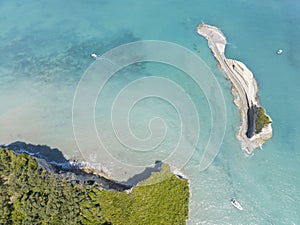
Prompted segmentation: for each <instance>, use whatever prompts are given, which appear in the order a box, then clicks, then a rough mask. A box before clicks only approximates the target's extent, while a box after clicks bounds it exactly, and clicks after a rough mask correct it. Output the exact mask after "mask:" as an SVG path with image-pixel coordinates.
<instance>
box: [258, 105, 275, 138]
mask: <svg viewBox="0 0 300 225" xmlns="http://www.w3.org/2000/svg"><path fill="white" fill-rule="evenodd" d="M271 122H272V121H271V120H270V118H269V117H268V116H267V115H266V113H265V110H264V109H263V108H262V107H259V108H258V113H257V118H256V121H255V127H256V131H255V132H256V133H257V134H258V133H259V132H261V130H262V129H263V127H264V126H265V125H268V124H269V123H271Z"/></svg>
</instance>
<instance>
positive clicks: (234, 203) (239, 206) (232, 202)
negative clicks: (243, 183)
mask: <svg viewBox="0 0 300 225" xmlns="http://www.w3.org/2000/svg"><path fill="white" fill-rule="evenodd" d="M230 202H231V204H232V205H233V206H234V207H235V208H237V209H238V210H244V209H243V207H242V206H241V204H240V203H239V202H238V201H237V200H236V199H234V198H233V199H231V200H230Z"/></svg>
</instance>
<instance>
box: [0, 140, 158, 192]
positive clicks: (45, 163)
mask: <svg viewBox="0 0 300 225" xmlns="http://www.w3.org/2000/svg"><path fill="white" fill-rule="evenodd" d="M0 147H2V148H7V149H10V150H12V151H13V152H15V153H16V154H22V153H25V154H28V155H30V156H32V157H34V158H35V159H36V161H37V162H38V164H39V165H40V166H41V167H43V168H44V169H45V170H47V171H48V172H54V173H56V174H60V175H63V176H64V177H65V178H66V179H67V180H69V181H70V182H71V183H76V184H86V185H93V186H96V187H100V188H103V189H113V190H117V191H125V190H128V189H130V188H132V187H134V186H136V185H138V183H140V182H141V181H143V180H145V179H147V178H149V177H150V176H151V174H152V173H153V172H159V171H161V168H162V164H163V163H162V162H161V161H156V162H155V165H154V167H146V168H145V170H144V171H142V172H141V173H139V174H136V175H134V176H133V177H131V178H129V179H128V180H127V181H125V182H119V181H115V180H111V179H108V178H107V177H106V176H103V175H99V174H97V172H99V171H96V170H93V169H92V168H88V166H86V164H85V163H84V162H76V161H72V160H68V159H66V158H65V156H64V155H63V154H62V152H61V151H60V150H59V149H56V148H54V149H52V148H50V147H49V146H47V145H33V144H27V143H25V142H20V141H17V142H14V143H11V144H8V145H5V146H0ZM85 169H87V170H85ZM87 171H88V172H87ZM100 173H101V171H100Z"/></svg>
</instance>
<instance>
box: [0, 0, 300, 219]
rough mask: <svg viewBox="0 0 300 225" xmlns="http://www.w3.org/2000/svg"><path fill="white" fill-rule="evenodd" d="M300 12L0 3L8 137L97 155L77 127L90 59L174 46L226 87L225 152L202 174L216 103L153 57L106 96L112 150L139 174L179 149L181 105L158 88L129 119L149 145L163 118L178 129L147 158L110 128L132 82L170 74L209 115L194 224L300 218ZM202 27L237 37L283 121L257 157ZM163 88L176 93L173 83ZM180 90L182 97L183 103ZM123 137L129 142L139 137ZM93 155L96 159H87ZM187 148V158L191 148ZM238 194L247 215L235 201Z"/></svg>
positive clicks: (104, 129) (238, 2)
mask: <svg viewBox="0 0 300 225" xmlns="http://www.w3.org/2000/svg"><path fill="white" fill-rule="evenodd" d="M299 12H300V2H299V1H298V0H285V1H275V0H266V1H246V0H227V1H220V0H210V1H207V0H201V1H200V0H189V1H186V0H164V1H161V0H153V1H146V0H139V1H137V0H127V1H116V0H113V1H112V0H111V1H108V0H86V1H79V0H73V1H58V0H52V1H34V0H28V1H19V0H11V1H1V0H0V30H1V32H0V125H1V126H0V144H6V143H11V142H13V141H16V140H20V141H25V142H29V143H35V144H47V145H49V146H51V147H57V148H59V149H61V150H62V151H63V152H64V154H65V155H66V156H67V157H70V158H75V159H79V160H87V161H89V160H90V161H93V159H92V156H93V153H95V152H97V147H96V146H92V145H91V146H88V145H87V148H86V149H85V150H84V151H82V149H78V147H77V145H76V141H75V138H74V134H73V127H72V104H73V98H74V95H75V90H76V87H77V85H78V82H79V81H80V79H81V77H82V75H83V74H84V72H85V71H86V70H87V69H88V68H89V66H90V65H91V64H92V63H93V62H94V61H95V60H94V59H93V58H91V57H90V54H91V53H94V52H95V53H97V54H99V55H101V54H103V53H105V52H106V51H108V50H110V49H112V48H114V47H117V46H119V45H121V44H125V43H128V42H132V41H140V40H162V41H168V42H173V43H176V44H178V45H181V46H183V47H185V48H187V49H189V50H191V51H192V52H194V53H195V54H196V55H198V56H199V57H201V58H202V60H203V61H204V62H205V63H206V64H207V65H208V67H209V68H210V70H211V71H212V73H213V74H214V75H215V77H216V79H217V81H218V83H219V85H220V88H221V90H222V93H223V96H224V99H225V104H226V111H225V112H224V115H225V118H226V131H225V137H224V140H223V142H222V145H221V147H220V149H218V150H219V154H218V155H217V157H216V159H215V160H214V162H213V163H212V164H211V165H210V167H209V168H208V169H207V170H205V171H200V169H199V161H200V158H201V155H203V152H204V149H205V145H206V142H207V140H208V138H209V134H210V131H211V121H212V115H211V112H210V104H214V102H209V101H208V99H207V96H206V94H205V93H204V92H203V91H202V90H201V88H199V86H198V85H197V84H195V82H193V80H191V79H190V78H189V76H188V75H186V74H185V73H183V72H182V71H180V70H178V69H174V68H172V67H171V66H168V65H161V64H159V63H151V62H147V63H138V64H135V65H132V66H129V67H128V68H125V69H124V70H122V71H120V72H118V73H116V74H115V75H114V76H112V77H110V79H109V80H108V81H107V82H106V85H105V87H104V89H103V92H101V93H100V94H99V98H98V99H97V101H96V102H95V107H94V108H95V125H96V127H97V131H98V136H99V135H100V136H102V137H101V138H102V140H103V143H104V144H105V145H106V147H107V149H109V151H111V154H112V156H113V157H114V159H116V160H117V161H121V162H123V163H125V164H131V165H134V166H139V169H143V167H142V165H145V166H148V165H150V164H151V163H154V160H164V159H165V158H166V157H167V156H169V155H172V147H173V148H174V147H175V146H176V143H177V141H178V139H179V136H180V135H182V134H181V133H180V132H181V126H182V124H181V123H178V121H180V119H181V117H180V115H178V114H177V111H176V107H174V105H172V104H166V101H165V99H161V98H158V99H157V98H155V96H152V95H149V96H148V98H146V99H143V101H139V102H136V103H135V105H134V107H133V108H132V110H131V115H130V116H129V120H128V123H130V124H131V125H130V126H131V129H132V133H134V134H135V136H136V138H138V139H139V140H147V137H149V136H151V135H153V134H152V133H151V132H152V131H153V132H154V131H155V132H160V131H161V130H160V129H157V130H155V129H154V130H151V126H150V127H149V126H148V125H149V121H151V120H153V118H160V119H163V120H164V125H165V127H168V129H167V134H168V135H167V136H166V138H165V141H164V142H163V144H162V145H161V146H160V148H158V150H157V151H155V150H153V152H152V153H153V154H149V157H148V156H147V160H148V161H147V160H146V159H145V158H143V157H141V158H139V157H137V158H135V154H128V153H127V152H126V151H125V149H126V146H127V145H126V143H125V144H124V143H122V144H120V143H118V142H117V141H116V139H115V137H114V136H113V135H114V133H112V131H113V130H112V129H111V125H110V124H111V122H114V121H113V118H112V117H111V111H110V108H109V107H111V106H112V105H113V103H114V99H115V98H116V96H118V95H119V94H120V93H122V90H123V88H124V87H126V85H130V84H131V83H133V82H134V81H135V80H137V79H140V78H147V77H148V78H149V77H153V76H160V77H163V78H165V79H166V80H169V81H172V82H173V83H176V84H177V85H178V86H180V87H181V88H182V90H184V93H185V94H186V95H188V96H190V97H189V98H190V100H192V101H193V103H194V105H195V108H196V109H197V111H198V114H199V115H198V116H199V117H198V118H199V121H200V128H201V129H200V131H199V133H198V134H199V142H197V143H195V144H194V148H195V149H196V150H195V152H194V153H193V155H192V156H191V159H190V160H189V161H188V162H187V163H186V164H185V165H184V167H183V168H181V172H182V173H183V174H184V175H186V176H187V177H188V178H189V180H190V188H191V198H190V206H189V208H190V212H189V220H188V224H192V225H194V224H300V213H299V212H300V191H299V187H300V172H299V171H300V151H299V147H300V128H299V127H300V120H298V115H300V97H299V96H300V88H299V86H300V77H299V76H300V54H299V52H300V45H299V43H298V41H299V40H300V13H299ZM201 22H204V23H207V24H212V25H215V26H217V27H219V28H221V29H222V31H223V33H224V34H225V36H226V37H227V40H228V42H229V44H228V46H227V49H226V54H227V56H228V57H229V58H234V59H238V60H240V61H243V62H244V63H245V64H246V65H247V66H248V67H249V68H250V69H251V70H252V71H253V73H254V75H255V77H256V79H257V81H258V83H259V87H260V91H259V95H260V100H261V103H262V105H263V106H264V107H265V108H266V111H267V113H268V114H269V115H270V116H271V118H272V119H273V137H272V139H271V140H270V141H268V142H267V143H266V144H264V146H263V150H260V149H258V150H256V151H255V153H254V155H253V156H251V157H247V156H245V155H244V153H243V152H242V150H241V147H240V143H239V142H238V141H237V139H236V138H235V134H236V132H237V131H238V128H239V125H240V119H239V112H238V109H237V107H236V106H235V105H234V104H233V97H232V95H231V92H230V84H229V81H227V80H226V79H225V78H224V75H223V73H222V72H220V71H219V69H218V67H217V63H216V61H215V59H214V58H213V56H212V54H211V52H210V50H209V49H208V47H207V42H206V40H205V39H204V38H202V37H201V36H199V35H198V34H197V33H196V28H197V26H198V24H200V23H201ZM278 49H283V54H282V55H276V51H277V50H278ZM100 69H101V68H100ZM138 85H140V88H139V86H138ZM147 85H148V86H147ZM151 85H153V83H151V82H150V83H149V84H148V83H147V80H144V81H143V82H142V83H137V87H136V88H135V89H134V91H133V92H132V93H129V95H130V96H131V95H135V94H138V93H140V91H141V90H148V89H149V90H152V88H154V87H153V86H151ZM155 88H159V85H158V86H156V87H155ZM155 90H156V89H155ZM87 92H88V91H87ZM162 92H165V94H170V93H171V95H172V93H173V92H172V89H169V88H168V87H166V86H163V87H162ZM178 93H179V92H178ZM178 93H174V95H173V96H175V97H176V99H177V100H181V97H177V96H176V94H178ZM86 94H87V96H88V94H89V93H86ZM171 95H170V96H171ZM183 99H184V98H183ZM171 103H172V102H171ZM124 107H127V106H126V104H124ZM121 112H122V111H121ZM121 114H122V113H120V114H116V116H120V117H119V118H118V120H117V121H121V122H122V117H121V116H122V115H121ZM75 117H76V115H75ZM160 119H159V120H160ZM81 122H82V123H83V124H84V123H85V121H81ZM121 122H120V124H121V125H122V123H121ZM152 122H153V121H152ZM195 123H196V122H195ZM120 124H117V125H120ZM124 126H125V125H124ZM147 126H148V127H147ZM158 128H161V129H163V128H164V127H159V126H158ZM83 133H84V131H83ZM120 135H121V138H124V139H125V140H130V138H132V137H127V136H126V134H124V133H123V134H120ZM92 138H93V136H90V135H89V132H88V131H87V133H86V136H85V137H84V140H85V143H93V141H94V140H91V139H92ZM185 138H186V140H189V138H190V136H189V135H187V136H185ZM119 141H121V140H119ZM152 147H153V146H152ZM167 147H171V148H170V149H168V148H167ZM95 149H96V150H95ZM154 149H155V148H154ZM88 151H91V152H90V153H91V154H90V155H89V156H87V155H85V154H88V153H89V152H88ZM139 151H140V150H139ZM150 153H151V152H150ZM145 154H146V153H145ZM181 154H183V155H184V154H185V152H184V148H183V150H182V152H181ZM137 155H139V154H137ZM183 155H178V158H179V157H181V156H183ZM175 156H176V155H175ZM149 160H150V161H149ZM166 161H167V160H166ZM101 163H102V164H103V167H105V168H106V170H107V172H108V173H110V175H111V176H112V177H116V178H118V179H121V177H126V176H129V175H128V174H130V171H126V170H125V169H124V170H122V167H120V166H117V165H114V164H113V161H109V159H106V158H104V161H103V162H101ZM173 166H176V163H175V165H173ZM116 167H117V168H116ZM127 173H128V174H127ZM233 197H234V198H237V199H238V201H239V202H240V203H241V204H242V205H243V207H244V211H238V210H237V209H235V208H234V207H232V205H231V204H230V199H231V198H233Z"/></svg>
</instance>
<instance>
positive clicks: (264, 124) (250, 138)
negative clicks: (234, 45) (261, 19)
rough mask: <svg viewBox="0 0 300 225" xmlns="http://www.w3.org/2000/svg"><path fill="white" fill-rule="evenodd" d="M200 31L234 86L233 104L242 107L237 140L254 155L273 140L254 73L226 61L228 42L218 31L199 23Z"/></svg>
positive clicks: (238, 63) (237, 63) (268, 118)
mask: <svg viewBox="0 0 300 225" xmlns="http://www.w3.org/2000/svg"><path fill="white" fill-rule="evenodd" d="M197 32H198V34H200V35H202V36H203V37H205V38H206V39H207V41H208V46H209V48H210V49H211V51H212V53H213V55H214V57H215V58H216V60H217V61H218V63H219V67H220V68H221V70H223V71H224V73H225V75H226V78H227V79H229V80H230V82H231V84H232V89H231V91H232V94H233V96H234V103H235V104H236V105H237V106H238V108H239V111H240V116H241V122H242V124H241V127H240V129H239V132H238V133H237V138H238V140H239V141H240V142H241V145H242V149H243V150H244V151H245V152H246V153H247V154H252V152H253V150H254V149H255V148H257V147H261V146H262V144H264V143H265V142H266V141H267V140H269V139H270V138H271V137H272V126H271V122H272V120H271V118H270V117H269V116H268V115H267V114H266V113H265V110H264V109H263V108H262V106H261V104H260V100H259V97H258V85H257V82H256V80H255V78H254V76H253V73H252V72H251V71H250V70H249V69H248V68H247V66H246V65H245V64H244V63H242V62H240V61H237V60H233V59H227V58H226V56H225V47H226V44H227V41H226V37H225V36H224V34H223V33H222V31H221V30H220V29H219V28H217V27H214V26H211V25H207V24H200V25H199V26H198V28H197Z"/></svg>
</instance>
